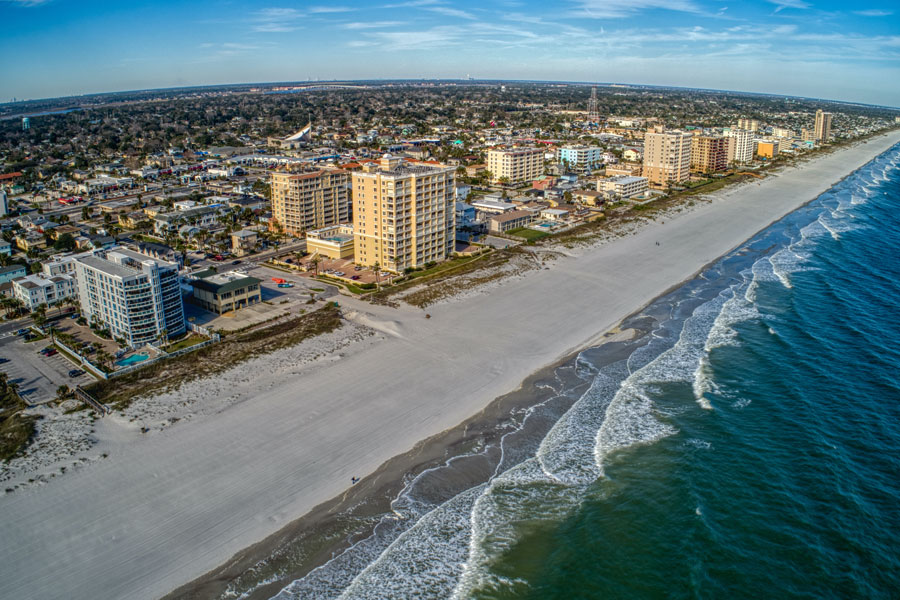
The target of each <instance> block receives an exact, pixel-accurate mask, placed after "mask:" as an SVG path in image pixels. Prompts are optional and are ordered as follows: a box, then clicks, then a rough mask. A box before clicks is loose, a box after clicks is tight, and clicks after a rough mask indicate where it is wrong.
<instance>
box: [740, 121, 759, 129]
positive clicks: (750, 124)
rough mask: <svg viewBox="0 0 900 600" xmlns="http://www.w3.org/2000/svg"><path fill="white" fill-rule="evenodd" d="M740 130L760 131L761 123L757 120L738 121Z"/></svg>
mask: <svg viewBox="0 0 900 600" xmlns="http://www.w3.org/2000/svg"><path fill="white" fill-rule="evenodd" d="M737 128H738V129H746V130H747V131H759V121H758V120H756V119H738V122H737Z"/></svg>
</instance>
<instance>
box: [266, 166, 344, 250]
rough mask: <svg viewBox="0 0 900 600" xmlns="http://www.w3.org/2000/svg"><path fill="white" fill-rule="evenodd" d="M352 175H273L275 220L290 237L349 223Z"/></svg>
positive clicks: (334, 172) (323, 171) (324, 172)
mask: <svg viewBox="0 0 900 600" xmlns="http://www.w3.org/2000/svg"><path fill="white" fill-rule="evenodd" d="M350 210H351V209H350V173H349V172H347V171H343V170H341V169H321V170H318V171H312V172H310V173H272V217H273V218H274V220H275V221H276V222H277V223H278V224H280V225H281V226H282V227H283V228H284V232H285V233H288V234H290V235H296V236H299V235H302V234H303V233H305V232H306V231H308V230H310V229H320V228H322V227H330V226H332V225H340V224H341V223H349V222H350Z"/></svg>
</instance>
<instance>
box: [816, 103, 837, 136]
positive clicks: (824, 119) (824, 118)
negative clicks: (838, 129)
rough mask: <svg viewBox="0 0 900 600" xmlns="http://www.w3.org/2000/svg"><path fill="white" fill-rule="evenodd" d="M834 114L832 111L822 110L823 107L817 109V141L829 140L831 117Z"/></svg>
mask: <svg viewBox="0 0 900 600" xmlns="http://www.w3.org/2000/svg"><path fill="white" fill-rule="evenodd" d="M833 116H834V115H832V114H831V113H830V112H824V111H822V109H821V108H820V109H819V110H817V111H816V129H815V135H816V141H818V142H827V141H828V138H829V137H831V118H832V117H833Z"/></svg>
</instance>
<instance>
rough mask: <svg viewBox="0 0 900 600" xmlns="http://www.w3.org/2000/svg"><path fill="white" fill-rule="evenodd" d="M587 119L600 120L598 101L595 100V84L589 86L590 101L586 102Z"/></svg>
mask: <svg viewBox="0 0 900 600" xmlns="http://www.w3.org/2000/svg"><path fill="white" fill-rule="evenodd" d="M588 121H590V122H591V123H599V122H600V103H599V102H598V101H597V86H596V85H595V86H594V87H592V88H591V101H590V102H589V103H588Z"/></svg>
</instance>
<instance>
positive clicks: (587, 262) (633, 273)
mask: <svg viewBox="0 0 900 600" xmlns="http://www.w3.org/2000/svg"><path fill="white" fill-rule="evenodd" d="M897 141H900V133H892V134H890V136H889V137H881V138H878V139H877V140H873V141H869V143H868V144H865V145H861V146H858V147H856V148H853V149H850V150H846V151H843V152H840V153H836V154H832V155H829V156H825V157H823V158H821V159H818V160H817V161H815V162H814V163H810V164H807V165H805V166H803V167H802V168H801V169H798V170H793V169H792V170H788V171H785V172H784V173H782V174H780V175H779V176H777V177H773V178H770V179H767V180H765V181H763V182H762V183H761V184H760V185H755V184H753V183H751V184H749V185H745V186H742V187H741V189H740V190H739V192H734V193H728V194H720V195H718V196H717V197H716V199H715V200H714V201H713V202H711V203H709V204H705V205H703V206H701V207H699V208H698V209H697V210H694V211H690V212H685V213H680V214H678V215H677V216H674V217H672V216H669V217H666V222H665V224H659V223H653V224H650V225H648V226H647V227H645V228H643V229H642V230H640V231H638V232H637V233H635V234H634V235H629V236H625V237H622V238H620V239H617V240H614V241H611V242H608V243H606V244H605V245H603V246H602V247H599V248H595V249H592V250H580V251H576V252H575V253H574V254H579V255H578V256H572V257H562V258H559V259H557V260H556V261H555V264H553V265H552V266H551V268H550V269H547V270H544V269H541V270H535V271H532V272H530V273H527V274H526V275H525V276H522V277H516V278H513V279H508V280H504V281H503V283H502V284H501V285H499V286H497V287H496V288H495V289H493V290H492V292H491V293H490V294H483V295H474V296H471V297H467V298H462V299H460V300H458V301H454V302H444V303H441V304H439V305H436V306H433V307H429V309H428V312H429V313H431V315H432V317H433V318H431V319H425V317H424V311H419V310H415V309H411V308H408V307H405V308H402V309H400V310H394V309H389V308H383V307H372V306H369V305H365V304H363V303H360V302H358V301H351V300H347V301H345V302H343V304H344V305H345V306H346V307H347V309H348V312H351V309H356V310H359V311H360V312H359V313H353V315H352V317H353V319H354V320H355V321H356V322H359V323H361V324H366V325H369V326H371V327H374V328H375V329H377V330H379V331H380V332H381V333H380V335H379V338H381V339H380V340H376V341H375V342H374V343H372V344H369V345H366V344H361V346H362V347H363V349H362V350H361V351H357V352H354V351H348V352H347V353H346V355H345V356H343V357H335V358H334V359H333V360H332V361H331V362H330V363H328V364H321V365H319V366H318V367H317V368H315V369H302V370H300V371H299V372H292V370H291V369H290V368H287V369H280V370H275V369H272V370H271V371H268V370H266V369H268V368H269V367H271V365H272V364H273V363H272V362H271V360H270V361H269V362H266V361H265V360H264V361H262V362H256V363H254V365H253V366H254V369H255V373H256V379H255V380H256V381H257V382H258V384H257V385H251V384H250V383H247V382H245V383H244V385H243V386H236V387H232V386H231V383H232V382H231V379H230V378H226V379H225V380H224V381H223V382H219V384H212V383H210V384H209V385H210V388H209V389H210V390H213V392H214V394H217V395H221V394H223V393H225V394H237V395H240V396H242V397H243V399H242V400H241V401H234V403H232V404H231V405H230V406H229V407H228V408H227V409H226V410H221V411H219V412H212V413H211V414H206V415H205V416H204V417H203V418H197V419H194V420H193V421H191V422H189V423H186V424H183V425H176V426H173V427H167V428H163V429H162V430H161V431H155V430H154V431H153V432H151V434H148V435H144V436H141V435H130V436H123V439H121V440H117V439H116V435H117V434H116V433H115V432H114V431H112V430H114V429H115V423H112V422H111V423H108V424H104V423H102V422H98V423H97V424H96V434H95V435H97V436H98V438H100V440H101V445H102V444H105V446H104V448H106V449H107V451H108V452H109V453H110V456H109V458H107V459H105V460H100V461H96V462H93V463H91V464H88V465H86V466H84V467H81V468H79V469H77V470H75V471H74V472H68V473H66V474H65V475H64V476H61V477H57V478H55V479H53V480H52V481H50V482H49V483H47V484H46V485H43V486H34V487H30V488H27V489H24V490H21V491H17V492H15V493H12V494H8V495H6V496H3V497H0V515H2V523H0V540H2V542H0V582H2V588H0V590H2V591H0V593H2V595H4V596H5V597H9V598H17V599H24V598H40V599H48V598H91V599H101V598H154V597H158V596H161V595H163V594H165V593H167V592H169V591H171V590H173V589H174V588H176V587H178V586H179V585H182V584H184V583H187V582H189V581H190V580H192V579H194V578H195V577H198V576H200V575H202V574H203V573H205V572H206V571H208V570H210V569H212V568H214V567H216V566H218V565H219V564H221V563H224V562H225V561H226V560H227V559H228V558H230V557H231V556H232V555H233V554H234V553H235V552H237V551H238V550H241V549H242V548H244V547H246V546H249V545H250V544H253V543H254V542H258V541H260V540H261V539H263V538H264V537H266V536H267V535H269V534H271V533H274V532H275V531H277V530H278V529H279V528H280V527H282V526H283V525H284V524H286V523H287V522H289V521H291V520H293V519H295V518H297V517H299V516H301V515H303V514H304V513H306V512H307V511H308V510H309V509H310V508H312V507H313V506H315V505H316V504H319V503H320V502H323V501H325V500H328V499H329V498H332V497H334V496H336V495H337V494H339V493H341V492H342V491H344V490H345V489H346V488H347V487H348V486H349V484H350V478H351V476H365V475H366V474H367V473H370V472H372V471H374V470H375V469H376V468H377V467H378V466H379V465H380V464H381V463H382V462H384V461H385V460H387V459H389V458H391V457H392V456H395V455H397V454H400V453H402V452H405V451H407V450H409V449H410V448H412V447H413V446H414V445H415V443H416V442H418V441H419V440H421V439H423V438H425V437H428V436H431V435H433V434H436V433H439V432H441V431H443V430H445V429H447V428H450V427H453V426H455V425H456V424H458V423H460V422H461V421H463V420H464V419H466V418H467V417H469V416H471V415H473V414H475V413H477V412H478V411H479V410H481V409H482V408H483V407H484V406H485V405H487V404H488V403H489V402H491V401H492V400H493V399H494V398H496V397H497V396H499V395H502V394H504V393H507V392H509V391H511V390H513V389H514V388H515V387H517V386H518V385H520V384H521V382H522V381H523V380H524V379H525V378H526V377H527V376H528V375H529V374H531V373H532V372H534V371H536V370H538V369H539V368H541V367H543V366H546V365H548V364H551V363H553V362H555V361H557V360H558V359H560V358H562V357H564V356H566V355H568V354H570V353H571V352H573V351H575V350H577V349H579V348H582V347H584V346H586V345H589V344H590V343H592V342H593V341H595V340H597V339H599V338H600V337H601V336H602V333H603V332H605V331H608V330H610V329H611V328H613V327H614V326H615V325H616V324H617V323H618V322H620V321H621V320H622V319H623V318H624V317H626V316H627V315H629V314H630V313H632V312H634V311H635V310H637V309H638V308H640V307H641V306H643V305H645V304H646V303H647V302H649V301H651V300H652V299H653V298H654V297H656V296H658V295H659V294H661V293H663V292H664V291H666V290H667V289H669V288H670V287H672V286H673V285H675V284H677V283H678V282H680V281H683V280H685V279H687V278H689V277H691V276H692V275H693V274H694V273H696V272H697V271H698V270H699V269H700V268H701V267H703V265H705V264H707V263H709V262H710V261H712V260H713V259H715V258H716V257H718V256H721V255H722V254H724V253H725V252H727V251H728V250H730V249H731V248H733V247H735V246H736V245H738V244H740V243H741V242H743V241H744V240H746V239H747V238H748V237H750V236H752V235H753V234H754V233H755V232H757V231H759V230H760V229H762V228H764V227H765V226H767V225H768V224H769V223H771V222H773V221H775V220H777V219H778V218H780V217H781V216H783V215H785V214H786V213H788V212H790V211H792V210H794V209H795V208H797V207H798V206H800V205H801V204H802V203H804V202H806V201H808V200H811V199H813V198H814V197H816V196H817V195H819V194H820V193H821V192H823V191H825V190H826V189H827V188H829V187H830V186H831V185H832V184H833V183H834V182H835V181H836V180H837V179H839V178H840V177H842V176H844V175H846V174H847V173H849V172H850V171H851V170H853V169H855V168H857V167H859V166H861V165H862V164H864V163H866V162H868V161H869V160H870V159H871V158H873V157H874V156H875V155H876V154H878V153H880V152H882V151H884V150H885V149H887V148H888V147H889V146H890V145H892V144H894V143H896V142H897ZM656 241H659V242H660V244H661V246H656V244H655V242H656ZM369 339H370V340H375V338H369ZM282 356H284V357H285V359H286V360H287V359H288V357H292V358H295V357H293V356H292V355H291V353H290V352H285V353H282ZM267 365H268V366H267ZM251 379H252V378H251ZM248 381H249V380H248ZM273 381H275V382H277V383H276V385H271V384H272V383H273ZM191 389H194V390H196V389H197V388H196V386H194V387H192V388H191ZM226 389H230V390H233V391H230V392H227V391H225V390H226ZM107 430H109V431H107ZM124 438H127V439H124Z"/></svg>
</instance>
